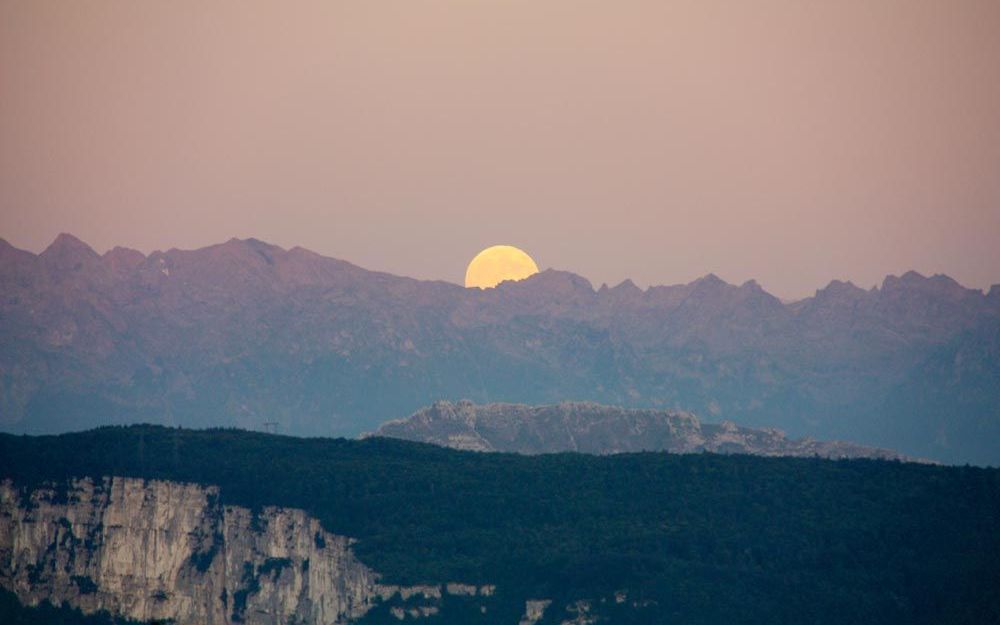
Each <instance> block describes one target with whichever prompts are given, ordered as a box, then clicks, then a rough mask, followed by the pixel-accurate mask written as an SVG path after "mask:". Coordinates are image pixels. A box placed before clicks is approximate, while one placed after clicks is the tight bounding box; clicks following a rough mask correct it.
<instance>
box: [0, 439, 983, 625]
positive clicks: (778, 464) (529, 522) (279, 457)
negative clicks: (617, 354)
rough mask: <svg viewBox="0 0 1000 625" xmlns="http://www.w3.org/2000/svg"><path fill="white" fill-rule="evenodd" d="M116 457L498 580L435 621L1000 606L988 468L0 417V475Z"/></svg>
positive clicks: (753, 616) (440, 566) (837, 616)
mask: <svg viewBox="0 0 1000 625" xmlns="http://www.w3.org/2000/svg"><path fill="white" fill-rule="evenodd" d="M109 475H114V476H129V477H142V478H155V479H166V480H176V481H184V482H195V483H200V484H213V485H218V486H219V487H220V489H221V495H220V496H221V498H222V501H223V502H225V503H227V504H234V505H242V506H247V507H250V508H252V509H259V508H260V507H262V506H268V505H277V506H286V507H296V508H303V509H305V510H306V511H308V512H310V513H311V514H313V515H315V516H316V517H318V518H319V519H320V521H321V522H322V524H323V526H324V527H325V528H326V529H327V530H329V531H330V532H334V533H337V534H343V535H347V536H352V537H355V538H357V539H359V542H358V543H357V545H356V548H355V549H356V553H357V555H358V556H359V557H360V558H361V560H362V561H364V562H365V563H366V564H368V565H370V566H371V567H373V568H374V569H376V570H378V571H380V572H382V573H383V574H384V575H385V576H386V578H387V581H389V582H400V583H418V582H445V581H456V580H460V581H464V582H469V583H491V584H496V585H497V587H498V593H497V595H496V597H495V599H494V601H495V603H496V605H495V609H492V610H491V611H490V612H489V621H487V620H485V619H486V617H485V616H482V615H479V614H473V613H472V612H471V611H465V610H463V606H461V605H455V606H454V608H453V609H452V610H448V609H445V610H443V613H442V614H441V615H439V616H437V617H432V618H430V619H428V620H427V621H426V622H427V623H428V625H431V624H433V623H459V622H461V623H475V622H484V623H485V622H516V620H517V617H518V616H519V615H520V613H521V612H522V611H523V606H524V603H523V601H524V599H525V598H526V597H548V598H552V599H554V600H555V602H554V604H553V605H555V606H562V605H566V604H567V603H569V602H571V601H574V600H575V599H578V598H586V599H591V600H595V601H598V600H599V599H600V598H607V597H611V596H613V594H614V593H615V592H616V591H619V590H627V591H628V593H629V596H630V597H633V598H638V599H640V600H641V603H642V604H643V605H645V607H644V608H642V609H631V610H623V609H621V608H618V607H614V606H612V605H611V604H613V603H614V602H608V604H609V605H608V606H607V607H606V608H601V609H605V610H606V611H607V612H606V613H605V616H608V617H610V622H614V623H630V622H635V623H652V622H683V623H691V624H699V623H704V624H717V623H762V624H763V623H793V622H794V623H817V624H818V623H837V624H843V623H935V624H938V623H988V622H992V623H996V622H1000V592H997V589H1000V470H997V469H985V468H975V467H948V466H936V465H926V464H912V463H901V462H888V461H874V460H841V461H831V460H822V459H802V458H763V457H753V456H737V455H733V456H726V455H714V454H698V455H675V454H668V453H637V454H622V455H613V456H589V455H583V454H570V453H567V454H552V455H542V456H519V455H513V454H484V453H475V452H461V451H455V450H449V449H444V448H439V447H435V446H431V445H425V444H420V443H411V442H406V441H401V440H391V439H382V438H370V439H365V440H345V439H321V438H317V439H302V438H292V437H285V436H275V435H268V434H261V433H255V432H247V431H240V430H184V429H171V428H165V427H159V426H129V427H108V428H101V429H98V430H91V431H87V432H82V433H75V434H65V435H60V436H44V437H25V436H12V435H0V477H3V478H11V479H13V480H14V481H15V483H16V484H18V485H19V486H21V487H22V488H24V489H25V490H27V489H30V488H33V487H34V486H37V485H39V484H42V483H54V484H56V485H59V484H65V483H66V481H67V480H68V479H69V478H74V477H86V476H89V477H95V478H99V477H102V476H109ZM8 603H9V602H8ZM459 603H460V602H459ZM5 605H6V604H5ZM446 607H447V606H446ZM0 616H2V615H0ZM384 616H385V615H384V614H381V613H380V612H379V611H378V610H375V611H373V612H372V613H371V614H370V615H369V618H368V619H367V620H369V621H370V622H378V621H380V620H381V619H382V617H384ZM566 617H567V615H566V614H565V613H560V611H559V610H551V611H550V612H547V613H546V619H545V621H543V622H545V623H548V622H553V623H557V622H559V621H561V620H562V619H563V618H566ZM5 622H6V621H5ZM17 622H25V623H27V622H33V621H30V620H23V621H17ZM386 622H389V621H386Z"/></svg>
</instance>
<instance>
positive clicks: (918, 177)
mask: <svg viewBox="0 0 1000 625" xmlns="http://www.w3.org/2000/svg"><path fill="white" fill-rule="evenodd" d="M60 231H68V232H72V233H74V234H76V235H77V236H79V237H81V238H82V239H84V240H86V241H87V242H89V243H90V244H91V245H93V246H94V247H95V248H96V249H97V250H98V251H101V252H103V251H104V250H106V249H108V248H109V247H112V246H114V245H126V246H129V247H135V248H138V249H140V250H143V251H145V252H149V251H152V250H154V249H167V248H170V247H181V248H191V247H198V246H202V245H206V244H210V243H216V242H220V241H223V240H226V239H228V238H230V237H232V236H239V237H249V236H254V237H257V238H261V239H265V240H268V241H271V242H273V243H277V244H279V245H282V246H285V247H292V246H295V245H302V246H304V247H307V248H310V249H313V250H316V251H318V252H321V253H323V254H327V255H331V256H336V257H340V258H344V259H347V260H350V261H352V262H355V263H357V264H360V265H362V266H365V267H368V268H372V269H380V270H386V271H391V272H393V273H398V274H404V275H412V276H415V277H421V278H441V279H446V280H450V281H453V282H459V283H461V281H462V279H463V276H464V272H465V265H466V263H467V262H468V261H469V260H470V259H471V258H472V257H473V255H475V253H476V252H477V251H479V250H480V249H481V248H483V247H486V246H488V245H492V244H495V243H509V244H513V245H517V246H520V247H523V248H524V249H526V250H527V251H528V252H530V253H531V254H532V255H533V256H534V257H535V259H536V260H537V261H538V264H539V265H540V266H541V267H557V268H562V269H570V270H573V271H575V272H577V273H580V274H582V275H584V276H586V277H588V278H590V279H591V280H592V281H593V282H594V283H595V285H599V284H600V283H601V282H608V283H612V284H613V283H617V282H618V281H620V280H621V279H623V278H625V277H631V278H633V279H634V280H635V281H636V282H638V283H639V284H642V285H649V284H669V283H675V282H682V281H688V280H691V279H693V278H695V277H698V276H700V275H703V274H705V273H708V272H715V273H717V274H719V275H720V276H721V277H723V278H724V279H727V280H729V281H731V282H737V283H738V282H742V281H743V280H746V279H749V278H756V279H757V280H758V281H759V282H761V284H762V285H763V286H764V287H765V288H767V289H769V290H771V291H772V292H774V293H775V294H777V295H781V296H786V297H793V296H800V295H806V294H809V293H811V292H812V291H813V290H814V289H815V288H816V287H819V286H822V285H824V284H825V283H826V282H828V281H829V280H830V279H832V278H841V279H851V280H854V281H855V282H857V283H858V284H860V285H862V286H865V287H868V286H871V285H872V284H874V283H876V282H880V281H881V278H882V277H883V276H884V275H885V274H887V273H900V272H902V271H905V270H907V269H916V270H918V271H921V272H923V273H937V272H943V273H948V274H950V275H952V276H953V277H955V278H956V279H958V280H959V281H960V282H963V283H964V284H966V285H969V286H976V287H986V286H988V285H989V284H991V283H993V282H1000V2H998V1H997V0H983V1H974V0H935V1H925V0H903V1H899V2H894V1H878V0H840V1H827V2H812V1H808V0H789V1H787V2H749V1H747V2H744V1H735V0H734V1H732V2H712V1H707V0H693V1H691V2H670V1H668V0H651V1H648V2H644V1H638V0H604V1H601V2H590V1H586V0H558V1H553V0H461V1H459V0H452V1H436V2H431V1H426V0H397V1H381V0H357V1H351V2H341V1H337V0H323V1H317V2H277V1H275V2H250V1H247V0H239V1H233V2H219V1H213V2H203V1H201V0H198V1H190V2H189V1H177V0H172V1H170V2H152V1H143V2H135V1H133V0H127V1H121V2H117V1H115V2H111V1H107V2H103V1H93V0H79V1H69V0H65V1H60V2H51V1H48V0H0V236H2V237H3V238H6V239H7V240H8V241H10V242H11V243H13V244H14V245H17V246H19V247H23V248H26V249H31V250H34V251H40V250H41V249H43V248H44V247H45V246H46V245H47V244H48V243H49V242H50V241H51V240H52V239H53V238H54V237H55V235H56V234H57V233H58V232H60Z"/></svg>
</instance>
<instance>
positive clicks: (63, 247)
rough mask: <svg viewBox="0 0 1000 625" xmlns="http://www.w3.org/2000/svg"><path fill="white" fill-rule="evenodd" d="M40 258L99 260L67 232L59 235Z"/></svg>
mask: <svg viewBox="0 0 1000 625" xmlns="http://www.w3.org/2000/svg"><path fill="white" fill-rule="evenodd" d="M40 256H41V257H44V258H55V257H60V258H69V257H72V258H99V255H98V254H97V252H95V251H94V249H93V248H92V247H90V246H89V245H87V244H86V243H84V242H83V241H81V240H80V239H78V238H76V237H75V236H73V235H72V234H69V233H67V232H62V233H60V234H59V236H57V237H56V238H55V240H53V241H52V243H50V244H49V246H48V247H47V248H45V251H43V252H42V253H41V254H40Z"/></svg>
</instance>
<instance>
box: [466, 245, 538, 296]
mask: <svg viewBox="0 0 1000 625" xmlns="http://www.w3.org/2000/svg"><path fill="white" fill-rule="evenodd" d="M536 273H538V265H536V264H535V261H534V260H532V259H531V257H530V256H528V254H527V252H525V251H524V250H521V249H518V248H516V247H514V246H513V245H494V246H493V247H488V248H486V249H485V250H483V251H482V252H479V253H478V254H476V256H475V258H473V259H472V262H470V263H469V267H468V269H466V270H465V286H466V287H467V288H472V287H478V288H480V289H490V288H493V287H495V286H496V285H498V284H500V283H501V282H503V281H504V280H524V279H525V278H527V277H528V276H531V275H534V274H536Z"/></svg>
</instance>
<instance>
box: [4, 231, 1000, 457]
mask: <svg viewBox="0 0 1000 625" xmlns="http://www.w3.org/2000/svg"><path fill="white" fill-rule="evenodd" d="M461 398H468V399H471V400H473V401H475V402H477V403H489V402H498V401H503V402H519V403H528V404H546V403H556V402H560V401H563V400H566V399H575V400H586V401H595V402H600V403H603V404H613V405H621V406H625V407H635V408H658V409H684V410H690V411H692V412H694V413H696V414H701V415H704V416H705V417H706V418H708V419H711V420H724V419H728V420H732V421H734V422H736V423H739V424H741V425H749V426H765V427H778V428H781V429H783V430H785V431H787V432H788V433H789V435H790V436H796V437H801V436H812V437H815V438H818V439H846V440H853V441H857V442H859V443H863V444H867V445H876V446H882V447H889V448H892V449H896V450H899V451H900V452H901V453H905V454H911V455H916V456H921V457H928V458H934V459H938V460H945V461H956V462H978V463H994V464H996V463H1000V445H998V444H997V443H996V441H997V440H1000V286H994V287H993V288H992V289H990V291H989V293H983V292H982V291H978V290H974V289H966V288H964V287H962V286H961V285H959V284H958V283H956V282H955V281H954V280H952V279H951V278H948V277H946V276H933V277H930V278H927V277H924V276H921V275H919V274H916V273H914V272H909V273H906V274H904V275H903V276H900V277H895V276H889V277H887V278H886V279H885V281H884V282H883V284H882V286H881V287H879V288H875V289H871V290H863V289H860V288H858V287H855V286H853V285H851V284H850V283H846V282H838V281H834V282H832V283H831V284H830V285H828V286H827V287H825V288H823V289H820V290H819V291H817V293H816V295H815V296H813V297H810V298H806V299H804V300H800V301H797V302H793V303H790V304H784V303H782V302H781V301H779V300H778V299H777V298H775V297H774V296H772V295H770V294H769V293H767V292H766V291H764V290H763V289H762V288H761V287H760V286H759V285H758V284H757V283H756V282H753V281H749V282H747V283H744V284H743V285H740V286H735V285H731V284H727V283H725V282H724V281H722V280H720V279H719V278H718V277H716V276H714V275H708V276H706V277H704V278H701V279H698V280H695V281H694V282H691V283H689V284H683V285H674V286H658V287H651V288H648V289H646V290H641V289H639V288H638V287H636V286H635V285H634V284H633V283H631V282H629V281H626V282H623V283H622V284H619V285H617V286H614V287H607V286H602V287H600V288H599V289H594V288H593V286H592V285H591V284H590V283H589V282H588V281H587V280H586V279H584V278H582V277H580V276H577V275H575V274H572V273H568V272H563V271H555V270H546V271H543V272H541V273H539V274H537V275H535V276H533V277H531V278H529V279H527V280H524V281H522V282H516V283H514V282H508V283H504V284H501V285H500V286H498V287H497V288H496V289H489V290H486V291H479V290H474V289H473V290H469V289H465V288H463V287H460V286H458V285H455V284H450V283H446V282H433V281H420V280H414V279H410V278H404V277H398V276H393V275H391V274H386V273H380V272H374V271H368V270H365V269H363V268H360V267H357V266H356V265H352V264H351V263H348V262H345V261H342V260H337V259H333V258H326V257H323V256H320V255H319V254H315V253H313V252H310V251H308V250H305V249H302V248H293V249H290V250H284V249H282V248H279V247H277V246H273V245H269V244H267V243H264V242H262V241H258V240H255V239H248V240H238V239H233V240H230V241H228V242H226V243H223V244H219V245H213V246H210V247H206V248H202V249H198V250H190V251H187V250H169V251H166V252H154V253H152V254H150V255H148V256H146V255H143V254H141V253H140V252H137V251H135V250H128V249H125V248H115V249H113V250H111V251H109V252H107V253H106V254H104V255H99V254H97V253H96V252H94V251H93V250H92V249H91V248H90V247H89V246H87V245H86V244H85V243H83V242H81V241H79V240H78V239H76V238H75V237H72V236H71V235H60V236H59V237H58V238H57V239H56V240H55V241H54V242H53V244H52V245H51V246H49V248H48V249H46V250H45V251H44V252H42V253H41V254H38V255H36V254H32V253H30V252H25V251H22V250H18V249H16V248H14V247H12V246H11V245H9V244H8V243H6V242H5V241H2V240H0V424H2V425H0V427H3V428H5V429H7V430H9V431H14V432H20V431H27V432H54V431H64V430H70V429H74V430H75V429H84V428H87V427H92V426H95V425H101V424H107V423H128V422H136V421H149V422H155V423H167V424H176V425H188V426H195V427H204V426H210V425H239V426H243V427H251V428H259V427H261V425H262V423H263V422H265V421H275V422H277V423H278V429H279V431H281V432H285V433H292V434H310V435H316V434H319V435H345V436H354V435H357V434H358V433H360V432H362V431H365V430H369V431H370V430H372V429H374V428H375V427H377V426H378V424H380V423H382V422H384V421H386V420H388V419H392V418H397V417H400V416H402V415H407V414H411V413H412V412H413V411H415V410H417V409H419V408H420V407H421V406H425V405H428V404H430V403H431V402H433V401H436V400H438V399H452V400H458V399H461Z"/></svg>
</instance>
